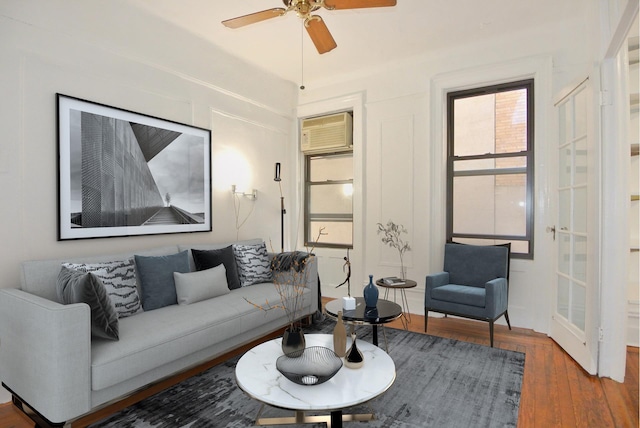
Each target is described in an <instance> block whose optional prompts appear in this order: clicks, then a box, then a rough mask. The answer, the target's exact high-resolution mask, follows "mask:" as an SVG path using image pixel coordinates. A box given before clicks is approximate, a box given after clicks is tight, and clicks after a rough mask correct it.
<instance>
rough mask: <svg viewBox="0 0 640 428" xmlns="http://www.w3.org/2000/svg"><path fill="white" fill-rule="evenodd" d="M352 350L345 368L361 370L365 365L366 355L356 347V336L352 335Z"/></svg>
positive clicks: (346, 359)
mask: <svg viewBox="0 0 640 428" xmlns="http://www.w3.org/2000/svg"><path fill="white" fill-rule="evenodd" d="M351 342H352V343H351V348H350V349H349V351H348V352H347V356H346V357H345V361H344V366H345V367H348V368H350V369H359V368H360V367H362V365H363V364H364V355H363V354H362V352H361V351H360V350H359V349H358V346H356V335H355V333H352V334H351Z"/></svg>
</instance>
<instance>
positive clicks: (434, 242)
mask: <svg viewBox="0 0 640 428" xmlns="http://www.w3.org/2000/svg"><path fill="white" fill-rule="evenodd" d="M586 34H587V26H586V13H585V12H583V11H576V17H575V19H574V20H572V21H570V22H565V23H563V24H558V25H554V26H548V27H545V28H540V29H537V30H532V31H526V32H522V33H516V34H513V35H510V37H509V38H499V39H498V38H496V39H490V40H481V41H478V42H476V43H474V44H471V45H466V46H461V47H458V48H456V49H449V50H447V51H442V52H436V53H432V54H429V55H425V56H424V57H419V58H414V59H413V60H412V61H407V62H405V63H402V64H390V65H389V66H388V67H387V68H386V69H384V70H369V71H368V74H367V75H353V76H351V78H349V79H346V80H340V81H337V82H335V81H334V82H331V81H330V79H326V80H324V81H316V82H310V83H307V89H306V90H305V91H304V92H303V93H301V95H300V105H301V106H302V108H304V109H305V110H307V109H312V108H313V107H314V106H316V105H321V104H325V105H327V104H328V105H329V106H330V105H331V100H339V99H340V97H341V96H343V95H345V94H351V93H358V94H361V97H362V98H363V99H364V113H363V117H362V118H357V117H356V116H355V115H354V127H355V124H356V122H358V121H359V122H360V124H361V126H362V135H361V136H359V137H360V138H361V140H362V144H361V146H360V147H358V146H357V145H355V147H354V153H356V156H358V155H359V156H361V158H362V160H363V171H362V174H361V175H360V176H359V177H356V180H361V181H362V187H361V189H362V190H361V191H362V194H361V195H359V196H360V198H361V200H362V214H361V215H360V216H359V217H356V220H355V224H356V225H357V224H360V225H362V229H361V231H360V232H361V233H360V234H361V236H362V238H361V239H356V241H355V244H354V245H355V248H354V251H353V253H355V254H358V255H359V257H358V259H359V261H360V264H357V263H355V262H354V261H353V259H352V270H353V276H352V284H355V285H356V287H355V289H353V290H352V294H353V295H356V296H357V295H361V293H362V284H363V283H364V282H365V281H366V278H367V275H368V274H373V275H374V276H375V277H380V276H386V275H398V274H399V260H398V255H397V252H396V251H394V250H391V249H389V248H388V247H385V246H383V245H382V243H381V242H380V239H379V236H377V234H376V223H377V222H383V223H384V222H386V221H387V220H388V219H392V220H394V221H395V222H396V223H402V224H404V225H405V226H406V227H407V228H408V229H409V236H408V240H409V242H410V243H411V246H412V249H413V250H412V251H411V252H409V253H407V255H406V257H405V258H406V262H405V263H406V265H408V277H409V278H413V279H415V280H416V281H417V282H418V287H416V288H414V289H411V290H409V291H408V293H407V294H408V297H409V306H410V311H411V312H414V313H423V312H424V310H423V302H424V278H425V275H426V274H427V273H429V272H434V271H437V270H440V269H441V265H442V247H443V243H444V239H445V237H444V233H445V231H444V208H445V207H444V193H443V192H444V186H445V183H444V172H445V169H444V162H443V160H444V135H445V132H444V127H443V120H444V116H443V115H442V110H443V105H442V102H443V100H444V98H443V94H442V91H443V89H451V88H457V89H462V88H463V87H465V86H473V85H478V86H480V85H482V84H490V83H497V82H498V81H504V80H505V79H512V80H515V79H519V78H525V77H531V76H536V110H537V111H536V129H535V131H536V141H535V149H536V155H535V156H536V194H535V204H536V212H535V222H536V224H535V228H536V231H535V260H534V261H525V260H514V262H513V263H512V270H511V285H510V302H509V308H510V310H509V314H510V318H511V322H512V325H516V326H522V327H528V328H534V329H536V330H538V331H543V332H546V331H548V320H549V318H550V312H549V311H550V304H549V301H550V296H551V290H550V288H549V282H550V281H549V280H550V276H549V275H550V272H551V267H552V266H553V264H552V260H551V259H550V256H549V255H550V254H552V253H553V251H552V238H551V235H549V234H547V233H546V232H545V227H546V226H547V225H550V224H553V223H551V221H553V219H552V218H551V217H550V216H552V213H551V212H550V211H549V201H550V196H551V195H549V194H548V191H549V187H548V186H549V183H548V181H547V178H548V175H549V173H550V171H549V162H550V159H549V156H550V155H552V152H550V153H547V151H548V149H549V147H550V144H551V143H552V142H553V141H554V139H555V133H554V132H553V127H552V124H553V122H554V121H553V113H554V111H553V105H552V99H553V94H554V93H556V92H558V91H559V90H560V89H562V88H564V87H565V86H567V85H568V84H569V83H570V82H573V81H575V80H577V79H579V78H584V77H586V76H587V74H588V73H589V71H590V62H589V58H588V52H589V50H588V45H587V41H586V40H585V39H587V37H586ZM356 189H357V187H356ZM356 191H357V190H356ZM357 196H358V195H355V194H354V201H355V200H356V197H357ZM317 252H318V253H319V255H320V264H319V266H320V272H321V278H323V293H324V295H329V296H335V297H339V296H343V295H346V290H345V289H343V288H341V289H337V290H336V289H335V288H334V287H333V286H332V285H335V284H337V283H338V279H339V278H344V276H343V275H342V272H341V266H342V263H341V262H340V259H341V257H342V256H343V255H344V254H341V253H340V254H338V253H337V252H335V251H333V252H331V251H326V252H323V251H322V250H319V251H317Z"/></svg>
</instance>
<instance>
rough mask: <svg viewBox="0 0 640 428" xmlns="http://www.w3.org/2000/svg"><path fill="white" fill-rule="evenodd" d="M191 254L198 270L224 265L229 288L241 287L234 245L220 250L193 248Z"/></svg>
mask: <svg viewBox="0 0 640 428" xmlns="http://www.w3.org/2000/svg"><path fill="white" fill-rule="evenodd" d="M191 255H192V256H193V261H194V263H195V265H196V269H197V270H205V269H211V268H212V267H216V266H219V265H220V264H223V265H224V268H225V269H226V272H227V284H228V285H229V290H235V289H236V288H240V279H239V278H238V267H237V265H236V258H235V256H234V254H233V247H232V246H231V245H229V246H228V247H225V248H220V249H219V250H195V249H191Z"/></svg>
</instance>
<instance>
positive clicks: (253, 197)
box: [231, 184, 258, 201]
mask: <svg viewBox="0 0 640 428" xmlns="http://www.w3.org/2000/svg"><path fill="white" fill-rule="evenodd" d="M231 193H233V194H234V195H236V196H245V197H247V198H248V199H251V200H252V201H255V200H256V199H258V190H257V189H253V190H252V191H251V193H246V192H240V191H238V190H236V185H235V184H232V185H231Z"/></svg>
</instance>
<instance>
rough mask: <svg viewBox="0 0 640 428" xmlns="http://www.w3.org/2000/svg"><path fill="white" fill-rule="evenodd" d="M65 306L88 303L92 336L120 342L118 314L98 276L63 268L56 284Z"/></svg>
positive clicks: (59, 296)
mask: <svg viewBox="0 0 640 428" xmlns="http://www.w3.org/2000/svg"><path fill="white" fill-rule="evenodd" d="M56 291H57V293H58V298H59V299H60V301H61V302H62V303H64V304H65V305H69V304H71V303H86V304H87V305H89V308H90V309H91V335H93V336H96V337H101V338H104V339H111V340H118V314H117V313H116V310H115V308H114V307H113V303H112V302H111V299H109V296H108V295H107V290H106V289H105V287H104V285H102V281H100V278H98V276H97V275H95V274H93V273H91V272H89V273H86V272H80V271H77V270H74V269H69V268H67V267H65V266H62V269H60V273H59V274H58V282H57V284H56Z"/></svg>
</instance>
